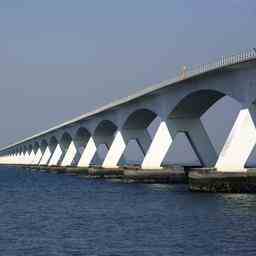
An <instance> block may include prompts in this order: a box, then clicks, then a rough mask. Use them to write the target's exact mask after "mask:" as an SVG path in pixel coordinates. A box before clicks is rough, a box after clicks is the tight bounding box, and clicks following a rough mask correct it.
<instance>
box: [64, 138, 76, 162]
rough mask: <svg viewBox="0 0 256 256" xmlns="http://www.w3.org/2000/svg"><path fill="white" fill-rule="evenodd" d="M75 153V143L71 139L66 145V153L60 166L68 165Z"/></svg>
mask: <svg viewBox="0 0 256 256" xmlns="http://www.w3.org/2000/svg"><path fill="white" fill-rule="evenodd" d="M76 153H77V149H76V145H75V143H74V141H73V140H72V141H71V142H70V144H69V146H68V149H67V151H66V154H65V156H64V158H63V161H62V163H61V166H69V165H71V164H72V161H73V159H74V158H75V156H76Z"/></svg>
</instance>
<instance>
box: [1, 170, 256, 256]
mask: <svg viewBox="0 0 256 256" xmlns="http://www.w3.org/2000/svg"><path fill="white" fill-rule="evenodd" d="M0 255H3V256H10V255H18V256H22V255H33V256H37V255H42V256H51V255H56V256H57V255H69V256H70V255H90V256H94V255H95V256H96V255H99V256H100V255H101V256H103V255H114V256H116V255H138V256H143V255H172V256H175V255H196V256H198V255H218V256H219V255H233V256H234V255H256V195H245V194H244V195H224V194H193V193H190V192H189V191H188V190H187V188H186V186H174V185H143V184H122V183H118V182H110V181H103V180H88V179H84V178H79V177H75V176H68V175H58V174H48V173H42V172H31V171H25V170H17V169H11V168H9V169H8V168H5V169H3V168H2V169H0Z"/></svg>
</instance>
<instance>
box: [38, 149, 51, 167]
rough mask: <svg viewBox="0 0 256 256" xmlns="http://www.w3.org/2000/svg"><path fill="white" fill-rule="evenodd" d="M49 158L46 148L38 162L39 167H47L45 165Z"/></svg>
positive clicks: (48, 150)
mask: <svg viewBox="0 0 256 256" xmlns="http://www.w3.org/2000/svg"><path fill="white" fill-rule="evenodd" d="M50 157H51V151H50V148H49V146H47V147H46V148H45V150H44V152H43V156H42V158H41V160H40V163H39V165H47V163H48V162H49V159H50Z"/></svg>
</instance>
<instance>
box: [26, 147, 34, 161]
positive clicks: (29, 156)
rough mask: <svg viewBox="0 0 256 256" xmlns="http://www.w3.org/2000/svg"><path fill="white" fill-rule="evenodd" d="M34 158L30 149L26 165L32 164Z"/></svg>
mask: <svg viewBox="0 0 256 256" xmlns="http://www.w3.org/2000/svg"><path fill="white" fill-rule="evenodd" d="M34 158H35V152H34V150H33V149H32V150H31V152H30V153H28V160H27V164H32V162H33V160H34Z"/></svg>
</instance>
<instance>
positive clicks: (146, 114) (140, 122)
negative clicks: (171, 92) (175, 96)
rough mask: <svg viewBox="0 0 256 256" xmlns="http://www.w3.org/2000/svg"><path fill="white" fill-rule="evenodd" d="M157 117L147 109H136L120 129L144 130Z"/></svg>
mask: <svg viewBox="0 0 256 256" xmlns="http://www.w3.org/2000/svg"><path fill="white" fill-rule="evenodd" d="M156 117H157V114H156V113H155V112H153V111H151V110H148V109H138V110H135V111H134V112H132V113H131V114H130V115H129V116H128V117H127V119H126V121H125V123H124V125H123V127H122V129H146V128H147V127H148V126H149V125H150V124H151V122H152V121H153V120H154V119H155V118H156Z"/></svg>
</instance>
